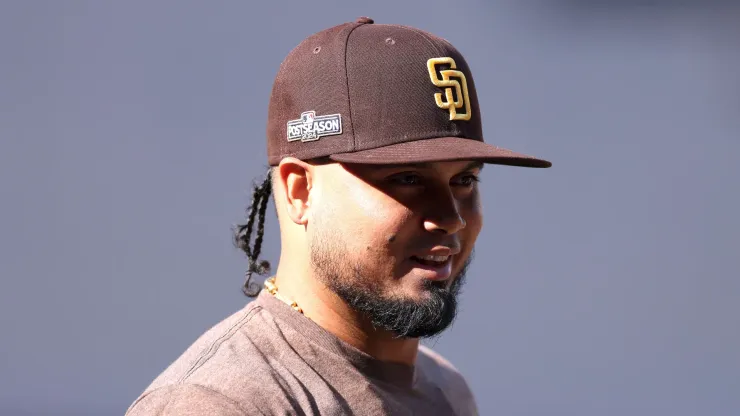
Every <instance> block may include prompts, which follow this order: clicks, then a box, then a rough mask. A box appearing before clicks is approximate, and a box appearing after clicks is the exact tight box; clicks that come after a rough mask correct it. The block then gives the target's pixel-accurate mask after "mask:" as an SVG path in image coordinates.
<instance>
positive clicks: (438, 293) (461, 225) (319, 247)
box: [308, 161, 483, 338]
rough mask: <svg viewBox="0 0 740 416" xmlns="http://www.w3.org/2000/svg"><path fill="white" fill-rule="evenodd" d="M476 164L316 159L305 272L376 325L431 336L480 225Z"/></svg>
mask: <svg viewBox="0 0 740 416" xmlns="http://www.w3.org/2000/svg"><path fill="white" fill-rule="evenodd" d="M481 167H482V165H481V164H477V163H472V162H469V161H467V162H466V161H462V162H435V163H428V164H423V165H402V166H401V165H399V166H372V165H347V164H329V165H323V166H318V167H317V168H316V171H315V177H314V188H313V190H312V201H311V204H312V215H311V220H310V221H309V226H308V231H309V233H310V237H311V239H310V244H311V247H310V250H311V263H312V267H313V269H314V272H315V273H316V275H317V276H318V277H319V279H320V280H321V281H322V283H324V284H325V285H326V286H327V287H329V288H330V289H331V290H333V291H334V292H335V293H337V294H338V295H339V296H340V297H341V298H342V299H343V300H344V301H345V302H347V303H348V304H349V305H350V306H351V307H353V308H354V309H356V310H358V311H361V312H364V313H365V314H366V315H367V316H368V317H369V319H370V320H371V322H372V323H373V325H374V326H375V327H377V328H379V329H385V330H388V331H391V332H393V333H395V334H396V335H398V336H400V337H412V338H417V337H429V336H433V335H436V334H438V333H440V332H441V331H443V330H444V329H445V328H447V327H448V326H449V325H450V324H451V323H452V321H453V320H454V317H455V313H456V305H457V301H456V297H457V294H458V292H459V289H460V287H461V285H462V281H463V276H464V272H465V268H466V267H467V265H468V263H469V260H470V259H471V258H472V256H471V254H472V252H473V246H474V243H475V240H476V238H477V237H478V233H479V232H480V230H481V227H482V225H483V220H482V212H481V211H482V209H481V204H480V197H479V193H478V186H477V178H478V175H479V174H480V169H481Z"/></svg>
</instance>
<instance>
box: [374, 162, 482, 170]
mask: <svg viewBox="0 0 740 416" xmlns="http://www.w3.org/2000/svg"><path fill="white" fill-rule="evenodd" d="M483 166H485V164H484V163H483V162H481V161H478V160H476V161H473V162H470V163H468V164H467V165H465V167H464V168H462V169H461V170H460V172H465V171H469V170H473V169H480V170H482V169H483ZM382 167H383V168H387V169H400V168H417V169H431V168H432V163H430V162H421V163H398V164H388V165H382Z"/></svg>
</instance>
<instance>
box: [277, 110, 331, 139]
mask: <svg viewBox="0 0 740 416" xmlns="http://www.w3.org/2000/svg"><path fill="white" fill-rule="evenodd" d="M336 134H342V116H341V115H340V114H330V115H328V116H317V115H316V112H315V111H306V112H304V113H301V118H300V119H298V120H290V121H289V122H288V141H289V142H294V141H296V140H300V141H302V142H312V141H314V140H318V139H319V138H321V137H324V136H333V135H336Z"/></svg>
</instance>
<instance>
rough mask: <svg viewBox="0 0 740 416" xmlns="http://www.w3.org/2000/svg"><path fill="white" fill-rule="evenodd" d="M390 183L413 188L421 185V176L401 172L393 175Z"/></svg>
mask: <svg viewBox="0 0 740 416" xmlns="http://www.w3.org/2000/svg"><path fill="white" fill-rule="evenodd" d="M391 181H392V182H393V183H395V184H398V185H403V186H414V185H420V184H421V176H419V175H418V174H416V173H413V172H403V173H399V174H396V175H393V176H392V177H391Z"/></svg>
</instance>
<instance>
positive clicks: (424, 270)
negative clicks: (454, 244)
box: [409, 254, 454, 281]
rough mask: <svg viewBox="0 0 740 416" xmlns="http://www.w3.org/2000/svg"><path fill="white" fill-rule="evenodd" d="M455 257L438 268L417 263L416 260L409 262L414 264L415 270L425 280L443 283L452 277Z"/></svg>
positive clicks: (410, 259) (412, 259)
mask: <svg viewBox="0 0 740 416" xmlns="http://www.w3.org/2000/svg"><path fill="white" fill-rule="evenodd" d="M435 255H444V254H435ZM453 258H454V256H452V255H451V256H450V257H449V258H448V259H447V261H445V262H444V263H440V264H439V265H438V266H432V265H428V264H423V263H420V262H418V261H416V259H415V258H413V257H412V258H409V261H411V262H413V267H414V270H416V271H417V272H418V273H419V275H420V276H421V277H423V278H424V279H429V280H434V281H442V280H447V279H449V278H450V276H452V259H453Z"/></svg>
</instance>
